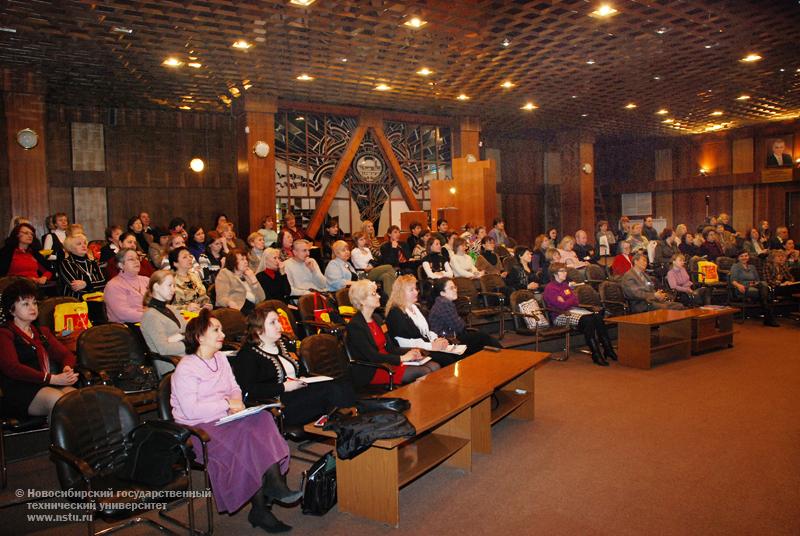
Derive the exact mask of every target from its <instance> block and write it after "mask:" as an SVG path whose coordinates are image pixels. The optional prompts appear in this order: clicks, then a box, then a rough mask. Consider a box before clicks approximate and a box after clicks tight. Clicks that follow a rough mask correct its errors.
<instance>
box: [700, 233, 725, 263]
mask: <svg viewBox="0 0 800 536" xmlns="http://www.w3.org/2000/svg"><path fill="white" fill-rule="evenodd" d="M703 239H704V240H705V241H704V242H703V245H702V246H700V255H701V256H704V257H705V258H706V259H708V260H710V261H711V262H715V261H716V260H717V257H722V256H723V252H722V246H721V245H720V243H719V239H718V236H717V232H716V231H712V230H709V231H706V232H704V233H703Z"/></svg>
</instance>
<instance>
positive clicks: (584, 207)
mask: <svg viewBox="0 0 800 536" xmlns="http://www.w3.org/2000/svg"><path fill="white" fill-rule="evenodd" d="M557 143H558V149H559V151H560V153H561V229H559V231H560V234H561V235H562V236H563V235H574V234H575V231H577V230H578V229H583V230H585V231H586V232H587V233H588V234H589V237H590V240H591V237H592V236H594V232H593V230H594V225H595V214H594V173H595V170H594V137H593V136H591V135H589V134H587V133H581V132H567V133H564V134H561V135H559V136H558V138H557ZM586 164H589V165H590V166H591V171H590V172H589V173H587V172H586V171H584V170H583V169H582V168H583V167H584V165H586Z"/></svg>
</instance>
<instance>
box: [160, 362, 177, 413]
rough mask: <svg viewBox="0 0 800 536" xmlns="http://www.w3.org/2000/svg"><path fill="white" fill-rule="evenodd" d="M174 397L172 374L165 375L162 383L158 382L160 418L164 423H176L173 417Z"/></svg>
mask: <svg viewBox="0 0 800 536" xmlns="http://www.w3.org/2000/svg"><path fill="white" fill-rule="evenodd" d="M171 397H172V372H168V373H167V374H164V376H163V377H162V378H161V381H160V382H158V407H157V409H158V418H159V419H161V420H162V421H174V420H175V418H174V417H173V416H172V404H171V403H170V398H171Z"/></svg>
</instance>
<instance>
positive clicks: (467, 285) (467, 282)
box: [433, 277, 478, 306]
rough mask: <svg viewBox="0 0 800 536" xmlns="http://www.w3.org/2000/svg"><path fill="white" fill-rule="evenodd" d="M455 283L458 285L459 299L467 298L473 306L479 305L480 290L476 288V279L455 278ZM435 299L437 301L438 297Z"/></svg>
mask: <svg viewBox="0 0 800 536" xmlns="http://www.w3.org/2000/svg"><path fill="white" fill-rule="evenodd" d="M453 283H455V284H456V288H457V289H458V297H459V298H466V299H468V300H469V302H470V303H471V304H472V305H474V306H477V305H478V289H477V287H476V286H475V283H476V281H475V280H474V279H471V278H469V277H454V278H453ZM433 298H434V299H435V298H436V296H434V297H433Z"/></svg>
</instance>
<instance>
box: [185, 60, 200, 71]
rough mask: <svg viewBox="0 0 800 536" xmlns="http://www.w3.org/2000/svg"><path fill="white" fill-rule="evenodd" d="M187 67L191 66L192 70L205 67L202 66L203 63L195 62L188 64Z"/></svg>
mask: <svg viewBox="0 0 800 536" xmlns="http://www.w3.org/2000/svg"><path fill="white" fill-rule="evenodd" d="M186 65H188V66H189V67H191V68H192V69H199V68H200V67H202V66H203V64H202V63H197V62H196V61H193V62H191V63H187V64H186Z"/></svg>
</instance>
